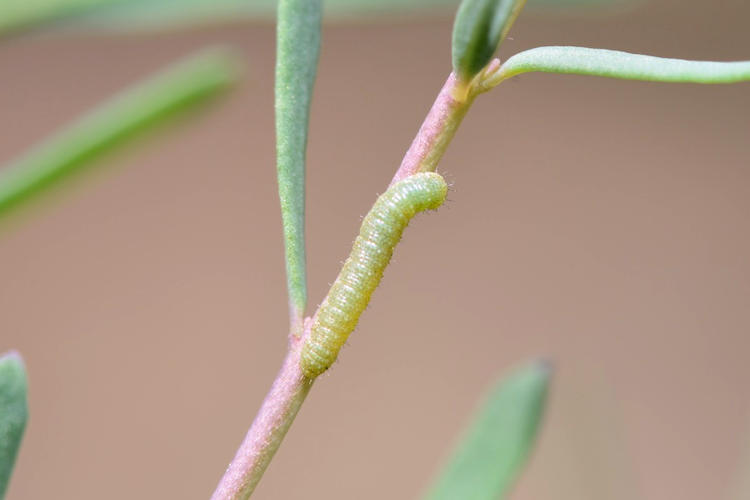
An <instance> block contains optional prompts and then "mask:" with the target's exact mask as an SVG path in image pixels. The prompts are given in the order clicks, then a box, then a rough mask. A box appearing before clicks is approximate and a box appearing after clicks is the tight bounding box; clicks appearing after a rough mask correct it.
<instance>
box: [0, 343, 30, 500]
mask: <svg viewBox="0 0 750 500" xmlns="http://www.w3.org/2000/svg"><path fill="white" fill-rule="evenodd" d="M26 392H27V383H26V368H25V367H24V365H23V360H22V359H21V356H19V355H18V354H17V353H15V352H10V353H6V354H3V355H2V356H0V499H2V498H5V492H6V490H7V489H8V482H9V481H10V475H11V473H12V472H13V466H14V465H15V463H16V455H17V454H18V447H19V446H20V445H21V438H22V437H23V431H24V429H25V428H26V420H27V419H28V415H29V410H28V407H27V404H26Z"/></svg>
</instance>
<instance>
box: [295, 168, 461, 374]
mask: <svg viewBox="0 0 750 500" xmlns="http://www.w3.org/2000/svg"><path fill="white" fill-rule="evenodd" d="M447 192H448V186H447V185H446V183H445V180H444V179H443V178H442V177H441V176H440V175H439V174H436V173H433V172H424V173H418V174H415V175H412V176H410V177H407V178H406V179H404V180H402V181H400V182H397V183H396V184H394V185H392V186H391V187H390V188H388V190H387V191H386V192H385V193H383V194H382V195H381V196H380V197H379V198H378V199H377V201H376V202H375V204H374V205H373V207H372V209H371V210H370V212H369V213H368V214H367V216H366V217H365V218H364V220H363V221H362V226H361V228H360V231H359V236H357V239H356V240H355V241H354V247H353V248H352V252H351V254H350V255H349V258H348V259H347V260H346V262H345V263H344V266H343V267H342V269H341V272H340V273H339V275H338V277H337V278H336V281H335V282H334V283H333V286H331V290H330V291H329V292H328V295H327V296H326V298H325V299H324V300H323V303H322V304H321V305H320V308H319V309H318V312H317V314H316V315H315V317H314V318H313V323H312V327H311V330H310V336H309V337H308V339H307V341H306V342H305V345H304V346H303V347H302V353H301V360H300V367H301V368H302V372H303V373H304V374H305V375H306V376H308V377H310V378H315V377H317V376H318V375H320V374H321V373H323V372H324V371H326V370H327V369H328V368H329V367H330V366H331V365H332V364H333V362H334V361H335V360H336V357H337V356H338V354H339V351H340V350H341V347H342V346H343V345H344V343H345V342H346V339H347V338H348V337H349V334H350V333H351V332H352V330H354V327H355V326H357V321H358V320H359V316H360V315H361V314H362V312H363V311H364V310H365V307H367V303H368V302H369V301H370V296H371V295H372V292H374V291H375V288H376V287H377V286H378V284H379V283H380V279H381V278H382V277H383V271H385V268H386V266H387V265H388V262H389V261H390V260H391V256H392V255H393V249H394V248H395V246H396V244H397V243H398V242H399V240H400V239H401V234H402V233H403V231H404V228H406V226H407V225H408V224H409V221H410V220H411V218H412V217H414V216H415V215H416V214H417V213H418V212H422V211H425V210H434V209H436V208H438V207H439V206H440V205H442V204H443V201H445V196H446V194H447Z"/></svg>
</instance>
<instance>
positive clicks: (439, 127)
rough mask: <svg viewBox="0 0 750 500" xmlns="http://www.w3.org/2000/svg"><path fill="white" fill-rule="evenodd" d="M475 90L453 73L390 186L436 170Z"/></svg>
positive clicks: (474, 95) (474, 94)
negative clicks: (412, 176)
mask: <svg viewBox="0 0 750 500" xmlns="http://www.w3.org/2000/svg"><path fill="white" fill-rule="evenodd" d="M475 97H476V93H475V92H473V91H472V90H471V88H470V87H467V86H466V85H465V84H464V83H462V82H461V81H460V80H459V79H458V78H457V77H456V75H455V73H451V74H450V75H449V76H448V79H447V80H446V82H445V85H443V88H442V89H441V90H440V93H439V94H438V96H437V98H436V99H435V103H434V104H433V105H432V108H431V109H430V111H429V113H427V117H426V118H425V120H424V122H423V123H422V126H421V127H420V129H419V132H418V133H417V136H416V137H415V138H414V141H413V142H412V143H411V146H410V147H409V149H408V151H407V152H406V155H405V156H404V159H403V160H402V161H401V166H400V167H399V168H398V171H397V172H396V175H394V176H393V180H391V186H392V185H393V184H395V183H397V182H398V181H400V180H403V179H405V178H407V177H409V176H410V175H414V174H416V173H417V172H434V171H435V168H436V167H437V164H438V162H439V161H440V159H441V158H442V157H443V154H444V153H445V150H446V149H447V148H448V144H450V142H451V139H453V136H454V135H456V130H458V126H459V125H460V124H461V121H462V120H463V118H464V116H466V113H467V112H468V111H469V108H470V107H471V104H472V102H474V98H475Z"/></svg>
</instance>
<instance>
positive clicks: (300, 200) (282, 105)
mask: <svg viewBox="0 0 750 500" xmlns="http://www.w3.org/2000/svg"><path fill="white" fill-rule="evenodd" d="M322 9H323V6H322V2H321V0H281V2H279V19H278V25H277V28H276V29H277V48H276V50H277V55H276V167H277V171H278V180H279V198H280V199H281V216H282V219H283V223H284V247H285V249H286V272H287V283H288V289H289V306H290V311H291V316H292V321H293V323H298V322H300V321H301V320H302V316H303V314H304V311H305V306H306V304H307V274H306V269H305V156H306V149H307V128H308V122H309V119H310V101H311V100H312V92H313V85H314V83H315V74H316V72H317V68H318V54H319V52H320V23H321V16H322Z"/></svg>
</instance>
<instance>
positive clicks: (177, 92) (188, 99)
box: [0, 48, 237, 215]
mask: <svg viewBox="0 0 750 500" xmlns="http://www.w3.org/2000/svg"><path fill="white" fill-rule="evenodd" d="M236 63H237V60H236V58H235V57H234V56H233V55H232V54H231V53H229V52H227V51H225V50H223V49H221V50H220V49H215V48H213V49H209V50H203V51H201V52H199V53H197V54H195V55H193V56H191V57H189V58H188V59H186V60H184V61H181V62H179V63H177V64H175V65H174V66H172V67H170V68H168V69H167V70H166V71H163V72H161V73H159V74H158V75H156V76H155V77H153V78H151V79H149V80H147V81H145V82H143V83H141V84H139V85H137V86H135V87H133V88H130V89H127V90H126V91H125V92H124V93H122V94H120V95H118V96H116V97H114V98H113V99H111V100H110V101H107V102H106V103H104V104H103V105H101V106H99V107H98V108H96V109H94V110H93V111H92V112H90V113H89V114H87V115H85V116H83V117H82V118H80V119H79V120H77V121H76V122H74V123H72V124H70V125H69V126H68V127H67V128H65V129H63V130H62V131H61V132H59V133H57V134H56V135H54V136H53V137H51V138H50V139H48V140H47V141H46V142H45V143H43V144H42V145H40V146H38V147H36V148H35V149H33V150H32V151H30V152H29V153H28V154H26V155H25V156H23V157H21V158H19V159H17V160H16V161H14V162H12V163H11V164H9V165H6V166H5V167H2V168H0V215H3V214H4V213H6V212H8V211H9V210H10V209H11V208H13V207H16V206H17V204H18V203H19V202H21V201H23V200H25V199H27V198H29V197H30V196H32V195H35V194H36V193H38V192H39V191H40V190H41V189H42V188H44V187H47V186H48V185H49V184H51V183H53V182H55V181H58V180H60V179H62V178H64V177H66V176H68V175H69V174H71V173H73V172H74V171H75V170H77V169H78V168H80V167H83V166H85V165H87V164H89V163H91V161H92V160H94V159H95V158H96V157H98V156H99V155H100V154H102V153H104V152H105V151H108V150H111V149H112V148H114V147H115V146H117V145H120V144H121V143H122V142H123V141H124V140H125V139H128V138H130V137H131V136H132V135H133V134H134V133H136V132H139V131H141V130H142V129H143V128H144V127H146V126H147V125H151V124H153V123H155V122H157V121H159V120H160V119H163V118H166V117H168V116H171V115H173V114H174V113H175V112H177V111H180V110H183V109H186V108H188V107H190V106H192V105H194V104H196V103H198V102H199V101H202V100H203V99H204V98H206V97H208V96H211V95H214V94H216V93H217V92H218V91H220V90H222V89H224V88H226V87H227V86H228V85H229V84H230V83H231V82H232V81H233V80H234V79H235V76H236V74H237V71H236V69H237V64H236Z"/></svg>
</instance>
